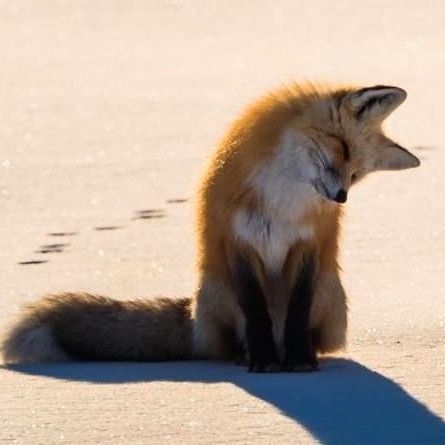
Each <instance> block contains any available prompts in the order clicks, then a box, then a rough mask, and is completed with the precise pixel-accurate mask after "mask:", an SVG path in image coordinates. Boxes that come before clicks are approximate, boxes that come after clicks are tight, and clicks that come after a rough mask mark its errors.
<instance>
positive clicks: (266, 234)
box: [233, 132, 321, 272]
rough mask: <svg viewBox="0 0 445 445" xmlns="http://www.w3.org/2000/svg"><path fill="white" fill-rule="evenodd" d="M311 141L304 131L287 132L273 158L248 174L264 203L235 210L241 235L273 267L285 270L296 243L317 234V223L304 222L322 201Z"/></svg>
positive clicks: (272, 270) (273, 269) (237, 228)
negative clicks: (315, 184)
mask: <svg viewBox="0 0 445 445" xmlns="http://www.w3.org/2000/svg"><path fill="white" fill-rule="evenodd" d="M310 144H311V142H310V140H308V139H307V138H306V137H304V136H301V135H298V134H293V133H290V132H285V133H284V135H283V137H282V140H281V142H280V144H279V146H278V147H277V150H276V152H275V155H274V156H273V157H272V159H269V160H267V161H266V162H264V163H263V164H262V165H259V166H258V168H257V169H255V170H254V171H253V173H252V175H251V176H250V177H249V178H247V185H248V186H249V187H251V188H253V190H255V192H256V193H257V194H258V196H259V197H260V201H261V203H262V208H261V209H258V211H248V210H246V209H240V210H239V211H238V212H237V213H236V214H235V216H234V220H233V228H234V231H235V236H236V237H238V238H239V239H240V240H242V241H244V242H246V243H248V244H249V245H250V246H252V247H253V248H254V249H255V250H256V251H257V252H258V254H259V255H260V256H261V258H262V259H263V261H264V264H265V266H266V267H267V268H268V269H269V271H270V272H278V271H280V270H281V268H282V266H283V264H284V261H285V260H286V256H287V254H288V251H289V248H290V247H291V246H292V244H294V243H295V242H296V241H297V240H302V241H307V240H309V239H310V238H312V237H313V236H314V228H313V227H311V226H309V225H307V223H303V221H304V220H305V216H306V215H307V213H308V212H309V211H313V210H314V209H317V208H320V206H321V197H320V195H319V194H318V193H317V192H316V191H315V189H314V187H313V186H312V185H311V179H312V178H314V177H315V176H316V175H317V172H316V169H315V167H314V164H313V161H312V160H311V158H310V156H309V155H308V153H309V150H310Z"/></svg>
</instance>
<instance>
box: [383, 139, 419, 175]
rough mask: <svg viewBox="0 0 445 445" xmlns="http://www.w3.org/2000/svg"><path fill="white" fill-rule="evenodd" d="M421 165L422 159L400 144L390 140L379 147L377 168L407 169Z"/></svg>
mask: <svg viewBox="0 0 445 445" xmlns="http://www.w3.org/2000/svg"><path fill="white" fill-rule="evenodd" d="M419 165H420V160H419V159H418V158H417V157H416V156H414V155H413V154H412V153H410V152H409V151H408V150H406V149H405V148H403V147H401V146H400V145H398V144H396V143H394V142H392V141H390V140H388V144H385V145H384V146H382V147H379V148H378V149H377V155H376V161H375V164H374V169H375V170H405V169H407V168H414V167H418V166H419Z"/></svg>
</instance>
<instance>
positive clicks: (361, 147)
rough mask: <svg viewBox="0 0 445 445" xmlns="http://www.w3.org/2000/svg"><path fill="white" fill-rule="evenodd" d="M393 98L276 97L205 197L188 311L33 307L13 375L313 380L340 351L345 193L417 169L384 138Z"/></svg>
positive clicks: (367, 91) (237, 136) (21, 328)
mask: <svg viewBox="0 0 445 445" xmlns="http://www.w3.org/2000/svg"><path fill="white" fill-rule="evenodd" d="M406 97H407V93H406V91H405V90H403V89H402V88H399V87H395V86H385V85H376V86H371V87H355V86H340V87H331V86H326V85H318V84H312V83H298V82H295V83H293V84H290V85H287V86H284V87H280V88H278V89H275V90H272V91H271V92H269V93H267V94H265V95H264V96H262V97H261V98H260V99H258V100H257V101H256V102H254V103H253V104H251V105H250V106H248V107H247V108H246V109H245V111H244V112H243V113H242V114H241V115H240V117H238V118H237V119H236V120H235V121H234V122H233V123H232V125H231V126H230V127H229V129H228V131H227V132H226V134H225V135H224V136H223V137H222V139H221V141H220V142H219V144H218V145H217V147H216V150H215V153H214V155H213V156H212V158H211V159H210V162H209V164H208V166H207V168H206V169H205V172H204V175H203V177H202V180H201V182H200V185H199V187H198V192H197V201H196V202H197V205H196V238H197V272H198V285H197V289H196V291H195V292H194V293H193V295H192V296H191V297H189V298H179V299H175V298H166V297H160V298H155V299H147V300H130V301H120V300H113V299H111V298H107V297H103V296H99V295H91V294H87V293H82V292H74V293H70V292H65V293H62V294H56V295H48V296H45V297H42V298H41V299H40V300H37V301H36V302H34V303H31V304H29V305H27V306H26V307H25V308H24V309H23V310H22V312H21V313H20V315H19V316H18V318H17V319H16V320H15V321H14V323H13V324H12V326H11V327H10V328H9V330H8V331H7V332H6V334H5V336H4V337H3V340H2V342H1V346H0V349H1V351H2V355H3V361H4V362H5V363H6V364H20V363H35V362H54V361H65V360H94V361H124V360H129V361H166V360H168V361H174V360H220V361H236V362H239V363H243V364H245V365H246V366H247V369H248V370H249V371H250V372H276V371H286V372H292V371H295V372H299V371H303V372H311V371H315V370H317V369H318V360H319V358H320V356H321V355H323V354H328V353H333V352H335V351H338V350H341V349H343V348H344V347H345V346H346V340H347V325H348V314H347V312H348V304H347V297H346V293H345V290H344V288H343V285H342V281H341V268H340V265H339V261H338V256H339V249H340V247H339V237H340V223H341V219H342V214H343V211H344V205H345V202H346V201H347V196H348V193H349V190H350V188H351V187H353V186H354V185H355V184H356V183H358V182H359V181H361V180H362V179H363V178H364V177H366V176H367V175H368V174H370V173H372V172H375V171H380V170H403V169H409V168H414V167H418V166H419V165H420V161H419V159H418V158H417V157H416V156H415V155H413V154H412V153H410V152H409V151H408V150H407V149H405V148H403V147H402V146H400V145H399V144H397V143H396V142H394V141H393V140H391V139H389V138H388V137H387V136H386V135H385V133H384V131H383V129H382V125H383V122H384V120H385V119H386V118H387V117H388V116H389V114H390V113H392V112H393V111H394V110H395V109H396V108H397V107H398V106H399V105H400V104H401V103H402V102H404V101H405V99H406Z"/></svg>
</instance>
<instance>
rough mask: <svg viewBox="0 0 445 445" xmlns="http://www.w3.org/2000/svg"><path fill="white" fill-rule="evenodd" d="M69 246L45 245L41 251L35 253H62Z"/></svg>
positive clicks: (64, 244) (66, 244)
mask: <svg viewBox="0 0 445 445" xmlns="http://www.w3.org/2000/svg"><path fill="white" fill-rule="evenodd" d="M67 246H69V244H68V243H57V244H43V245H41V246H40V249H38V250H35V253H61V252H63V249H64V247H67Z"/></svg>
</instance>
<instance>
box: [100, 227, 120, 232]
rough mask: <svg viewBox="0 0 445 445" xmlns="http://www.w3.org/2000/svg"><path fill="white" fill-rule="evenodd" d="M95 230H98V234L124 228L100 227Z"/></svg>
mask: <svg viewBox="0 0 445 445" xmlns="http://www.w3.org/2000/svg"><path fill="white" fill-rule="evenodd" d="M93 229H94V230H97V231H98V232H105V231H106V230H118V229H122V226H98V227H93Z"/></svg>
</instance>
